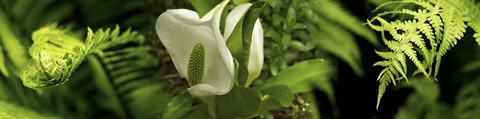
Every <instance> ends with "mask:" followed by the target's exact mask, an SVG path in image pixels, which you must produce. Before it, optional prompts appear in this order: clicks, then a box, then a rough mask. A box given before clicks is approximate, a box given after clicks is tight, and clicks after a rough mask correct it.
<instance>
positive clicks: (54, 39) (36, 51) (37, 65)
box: [20, 24, 143, 88]
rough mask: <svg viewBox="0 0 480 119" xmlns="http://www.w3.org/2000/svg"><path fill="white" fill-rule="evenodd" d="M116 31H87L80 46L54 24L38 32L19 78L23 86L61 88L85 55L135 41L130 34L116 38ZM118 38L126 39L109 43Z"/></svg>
mask: <svg viewBox="0 0 480 119" xmlns="http://www.w3.org/2000/svg"><path fill="white" fill-rule="evenodd" d="M119 29H120V28H119V27H118V26H117V27H116V28H115V29H114V30H113V31H112V32H110V29H106V30H103V29H100V30H98V31H97V32H96V33H93V31H92V30H91V29H88V35H87V38H86V41H85V43H83V42H81V40H80V39H79V38H78V37H76V36H75V35H74V34H72V33H70V32H69V30H66V29H60V28H57V26H56V25H55V24H53V25H50V26H46V27H43V28H40V29H39V30H37V31H35V32H34V33H33V35H32V39H33V44H32V46H31V47H30V49H29V54H30V56H31V57H32V59H31V60H30V62H29V63H28V66H27V67H26V68H24V69H23V71H22V72H21V74H20V78H21V79H22V81H23V84H24V85H25V86H27V87H30V88H40V87H48V86H55V85H59V84H62V83H64V82H66V81H68V78H69V77H70V76H71V75H72V73H73V72H74V71H75V69H76V68H77V67H78V66H79V65H80V64H81V63H82V61H83V60H84V59H85V57H86V56H87V55H89V54H91V53H93V52H96V51H97V50H98V49H101V48H103V49H105V48H108V47H111V46H115V44H119V42H120V43H121V42H126V41H128V40H130V39H132V38H128V37H139V35H138V34H136V32H134V33H133V34H132V33H131V32H130V31H127V32H126V33H124V34H123V35H122V36H119ZM122 37H127V38H123V39H124V40H115V41H112V40H111V39H121V38H122ZM141 37H143V36H141ZM125 39H127V40H125Z"/></svg>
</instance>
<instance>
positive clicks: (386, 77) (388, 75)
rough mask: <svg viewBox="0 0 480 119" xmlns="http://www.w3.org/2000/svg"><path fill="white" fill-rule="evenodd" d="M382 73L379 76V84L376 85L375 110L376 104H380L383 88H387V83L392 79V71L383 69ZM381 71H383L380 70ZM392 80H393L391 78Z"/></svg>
mask: <svg viewBox="0 0 480 119" xmlns="http://www.w3.org/2000/svg"><path fill="white" fill-rule="evenodd" d="M384 71H385V72H384V73H383V74H381V75H382V77H381V78H380V86H378V96H377V106H376V108H377V110H378V106H379V105H380V100H381V99H382V97H383V93H385V90H386V89H387V86H388V84H389V83H390V81H391V80H392V79H391V78H392V73H391V72H390V71H389V70H386V69H384ZM382 72H383V71H382ZM392 81H393V80H392Z"/></svg>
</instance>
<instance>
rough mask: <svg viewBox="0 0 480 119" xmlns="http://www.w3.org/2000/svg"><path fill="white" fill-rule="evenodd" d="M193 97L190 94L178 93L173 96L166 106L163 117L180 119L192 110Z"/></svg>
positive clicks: (164, 118) (165, 118)
mask: <svg viewBox="0 0 480 119" xmlns="http://www.w3.org/2000/svg"><path fill="white" fill-rule="evenodd" d="M192 102H193V101H192V97H190V96H189V95H178V96H175V97H173V98H172V100H170V102H169V103H168V104H167V107H165V111H164V112H163V116H162V118H163V119H179V118H180V117H182V116H183V115H185V114H187V112H189V111H190V109H191V106H192Z"/></svg>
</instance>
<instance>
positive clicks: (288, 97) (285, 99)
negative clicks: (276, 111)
mask: <svg viewBox="0 0 480 119" xmlns="http://www.w3.org/2000/svg"><path fill="white" fill-rule="evenodd" d="M262 94H263V95H264V96H269V97H272V98H273V99H275V100H277V101H278V102H279V103H280V104H281V106H283V107H288V106H290V105H292V101H293V93H292V91H291V90H290V89H289V88H288V87H287V86H285V85H276V86H271V87H269V88H265V89H263V90H262Z"/></svg>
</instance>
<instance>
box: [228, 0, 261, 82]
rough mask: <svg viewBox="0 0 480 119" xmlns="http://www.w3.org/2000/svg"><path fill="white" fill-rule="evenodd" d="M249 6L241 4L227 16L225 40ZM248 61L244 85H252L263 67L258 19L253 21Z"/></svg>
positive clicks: (248, 4) (249, 4)
mask: <svg viewBox="0 0 480 119" xmlns="http://www.w3.org/2000/svg"><path fill="white" fill-rule="evenodd" d="M250 6H252V4H251V3H245V4H241V5H239V6H237V7H235V8H234V9H233V10H232V12H230V14H228V16H227V21H226V23H225V32H224V38H225V40H227V39H228V37H229V36H230V34H231V33H232V32H233V29H234V28H235V26H236V24H237V22H238V21H240V19H241V18H242V16H244V15H245V14H246V13H247V11H248V9H249V8H250ZM248 59H249V60H248V64H247V69H248V78H247V82H246V85H250V83H252V82H253V80H254V79H256V78H257V77H258V76H259V75H260V72H261V70H262V65H263V28H262V24H261V23H260V20H259V19H257V20H256V21H255V25H254V26H253V31H252V42H251V44H250V54H249V56H248Z"/></svg>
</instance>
